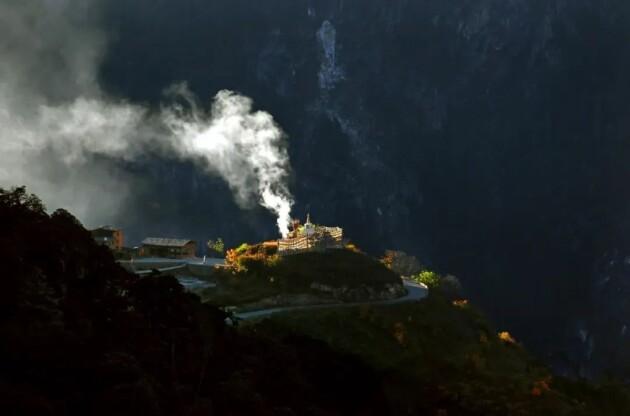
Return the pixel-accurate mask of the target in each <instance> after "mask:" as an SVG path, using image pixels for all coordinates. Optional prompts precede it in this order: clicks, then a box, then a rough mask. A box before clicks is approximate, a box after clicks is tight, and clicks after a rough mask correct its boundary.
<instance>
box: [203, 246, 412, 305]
mask: <svg viewBox="0 0 630 416" xmlns="http://www.w3.org/2000/svg"><path fill="white" fill-rule="evenodd" d="M241 247H243V246H241ZM226 264H227V265H228V266H229V267H228V269H226V270H222V271H219V272H218V274H217V278H218V280H219V282H220V285H219V288H218V289H217V290H207V291H205V292H204V300H207V301H209V302H211V303H213V304H215V305H242V304H244V303H250V302H253V301H255V300H260V299H263V298H265V297H270V296H274V295H279V294H297V293H300V294H303V293H310V292H312V289H311V285H312V284H313V283H319V284H323V285H326V286H330V287H334V288H339V287H342V286H344V287H347V288H349V289H353V288H357V287H360V286H369V287H372V288H374V289H381V288H383V287H384V286H385V285H387V284H394V283H401V280H400V278H399V277H398V276H397V275H396V274H395V273H393V272H392V271H390V270H388V269H387V268H386V267H384V266H383V265H382V264H381V263H379V262H378V261H376V260H374V259H372V258H370V257H368V256H367V255H365V254H363V253H360V252H356V251H351V250H343V249H340V250H329V251H324V252H307V253H301V254H294V255H290V256H279V255H278V254H277V247H274V246H271V245H266V244H265V243H262V244H256V245H247V246H246V248H244V249H241V248H237V249H234V250H228V253H227V256H226ZM318 293H319V292H318Z"/></svg>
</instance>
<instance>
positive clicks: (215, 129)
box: [162, 84, 293, 237]
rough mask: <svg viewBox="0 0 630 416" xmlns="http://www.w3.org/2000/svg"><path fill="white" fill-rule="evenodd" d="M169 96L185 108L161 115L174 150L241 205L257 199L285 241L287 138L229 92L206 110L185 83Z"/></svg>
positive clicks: (269, 120) (265, 116)
mask: <svg viewBox="0 0 630 416" xmlns="http://www.w3.org/2000/svg"><path fill="white" fill-rule="evenodd" d="M168 92H169V94H170V95H172V96H174V97H175V98H181V99H182V100H183V101H184V102H185V104H186V106H183V105H181V104H178V105H173V106H170V107H167V108H165V109H163V111H162V120H163V122H164V123H165V124H166V126H168V127H169V129H170V130H171V132H172V133H173V136H174V141H173V145H174V148H175V149H176V150H177V151H178V152H179V154H180V155H181V156H183V157H185V158H191V159H193V160H197V161H198V162H199V163H200V164H201V165H202V166H203V167H204V168H205V169H206V170H207V171H209V172H213V173H217V174H219V175H220V176H221V177H223V178H224V179H225V180H226V181H227V183H228V184H229V186H230V188H231V189H232V191H233V192H234V195H235V196H236V200H237V202H238V203H239V204H240V205H242V206H245V207H247V206H249V205H251V203H252V201H257V202H258V203H259V204H260V205H262V206H263V207H265V208H267V209H268V210H270V211H272V212H273V213H275V214H276V215H277V217H278V220H277V222H278V229H279V230H280V233H281V234H282V235H283V236H285V237H286V235H287V234H288V232H289V224H290V220H291V215H290V213H291V206H292V204H293V201H292V198H291V195H290V193H289V190H288V188H287V186H286V182H287V179H288V175H289V155H288V153H287V150H286V138H285V134H284V133H283V131H282V130H281V129H280V127H278V125H277V124H276V123H275V122H274V120H273V117H272V116H271V115H270V114H269V113H266V112H263V111H256V112H254V111H252V104H253V103H252V100H251V99H250V98H248V97H244V96H242V95H238V94H236V93H234V92H232V91H227V90H223V91H220V92H219V93H218V94H217V95H216V96H215V97H214V102H213V104H212V108H211V109H210V111H209V112H207V111H205V110H204V109H203V107H200V106H199V105H198V104H197V102H196V100H195V98H194V96H193V95H192V93H191V92H190V91H189V90H188V88H187V86H186V85H185V84H179V85H176V86H173V87H171V88H170V89H169V91H168Z"/></svg>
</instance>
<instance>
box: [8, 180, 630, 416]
mask: <svg viewBox="0 0 630 416" xmlns="http://www.w3.org/2000/svg"><path fill="white" fill-rule="evenodd" d="M0 218H2V219H3V221H4V222H3V227H1V228H0V261H2V262H3V265H4V270H3V271H4V273H3V274H2V277H1V279H2V280H1V281H0V282H1V284H2V289H3V290H2V291H0V293H1V294H2V299H1V303H0V308H1V310H2V312H3V313H2V314H1V315H0V413H2V414H7V415H82V416H83V415H143V416H145V415H148V416H153V415H155V416H157V415H184V414H189V415H320V416H322V415H375V416H376V415H379V416H381V415H399V414H429V415H479V416H481V415H484V416H488V415H490V416H491V415H505V414H509V415H541V414H553V415H619V414H624V412H625V411H627V409H629V408H630V396H629V395H628V392H627V391H626V390H624V389H622V388H621V387H619V386H615V385H606V386H595V385H591V384H583V383H575V382H570V381H567V380H562V379H557V378H555V377H553V376H551V375H550V374H549V371H548V370H547V369H545V367H544V366H542V365H540V364H539V363H537V361H535V360H533V359H532V358H531V357H530V356H529V354H528V353H527V352H526V351H525V350H523V349H522V348H521V347H520V346H518V345H517V344H515V343H514V342H513V341H512V340H511V338H510V337H509V336H506V335H505V334H504V335H502V336H501V337H497V335H496V332H495V331H493V330H492V328H491V327H490V325H489V324H488V323H487V322H486V321H485V319H484V318H483V317H482V316H481V314H479V313H478V312H476V311H475V310H474V308H472V307H470V306H468V305H467V304H466V303H462V302H458V303H455V304H453V303H451V302H448V301H446V300H445V299H444V298H443V297H441V296H440V293H439V292H434V293H433V294H432V295H431V296H430V297H429V299H428V300H427V301H425V302H423V303H420V304H416V305H407V306H397V307H383V308H353V309H344V310H331V311H327V312H318V313H312V314H293V315H283V316H279V317H277V318H274V319H273V320H265V321H262V322H258V323H253V324H247V325H245V326H243V327H240V328H233V327H228V326H226V325H225V322H224V319H225V318H226V316H227V315H226V314H225V313H224V312H222V311H221V310H219V309H217V308H214V307H212V306H208V305H205V304H203V303H202V302H201V301H200V299H199V298H198V297H197V296H195V295H192V294H189V293H186V292H185V291H184V290H183V288H182V286H181V285H180V284H179V283H177V281H176V279H174V278H172V277H164V276H162V277H145V278H139V277H136V276H133V275H131V274H129V273H127V272H126V271H125V270H124V269H122V268H121V267H119V266H118V265H117V264H116V263H115V262H114V260H113V257H112V255H111V254H110V253H109V252H108V251H107V250H106V249H104V248H101V247H99V246H97V245H96V244H95V243H94V242H93V241H92V240H91V237H90V235H89V233H88V232H87V231H86V230H85V229H84V228H83V227H82V226H81V224H80V223H79V222H78V221H77V220H76V219H75V218H74V217H73V216H72V215H70V214H69V213H67V212H65V211H57V212H55V213H53V214H52V215H49V214H47V213H46V212H45V210H44V207H43V206H42V205H41V203H40V202H39V200H38V199H37V198H36V197H34V196H32V195H29V194H27V193H26V192H25V190H24V189H17V190H13V191H4V190H0Z"/></svg>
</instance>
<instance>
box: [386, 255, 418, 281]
mask: <svg viewBox="0 0 630 416" xmlns="http://www.w3.org/2000/svg"><path fill="white" fill-rule="evenodd" d="M381 262H382V263H383V264H384V265H385V266H387V267H388V268H389V269H391V270H393V271H394V272H395V273H398V274H399V275H401V276H413V275H416V274H418V273H420V272H421V271H422V269H423V267H422V265H421V264H420V262H419V261H418V259H417V258H416V257H414V256H410V255H409V254H407V253H405V252H403V251H395V250H387V251H385V255H384V256H383V257H382V258H381Z"/></svg>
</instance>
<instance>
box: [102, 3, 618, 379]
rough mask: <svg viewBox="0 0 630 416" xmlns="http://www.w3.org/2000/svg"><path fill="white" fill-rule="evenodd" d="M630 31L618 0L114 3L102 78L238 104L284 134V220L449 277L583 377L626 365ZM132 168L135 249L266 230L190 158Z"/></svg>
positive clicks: (121, 88)
mask: <svg viewBox="0 0 630 416" xmlns="http://www.w3.org/2000/svg"><path fill="white" fill-rule="evenodd" d="M629 18H630V3H628V2H627V1H623V0H597V1H595V0H578V1H565V0H513V1H504V0H477V1H466V0H451V1H444V0H424V1H406V0H392V1H388V2H383V1H377V0H345V1H344V0H321V1H319V0H318V1H315V0H312V1H307V0H270V1H264V2H251V1H245V0H214V1H211V2H208V1H201V0H182V1H178V2H173V1H167V0H151V1H148V0H136V1H133V2H129V1H123V0H117V1H111V2H109V6H108V11H107V17H106V21H105V25H106V27H107V28H108V30H109V32H110V33H109V35H110V36H109V38H110V40H111V42H110V45H109V51H108V55H107V56H106V57H105V63H104V66H103V69H102V72H101V78H102V82H103V83H104V84H105V85H106V86H107V89H108V91H110V92H112V93H114V94H117V93H118V94H119V95H121V96H126V97H130V98H131V99H132V100H135V101H141V102H149V103H153V104H154V105H156V106H157V104H158V103H159V101H160V99H161V91H162V89H163V88H164V87H166V86H168V85H170V84H171V83H172V82H174V81H179V80H187V81H188V82H189V83H190V86H191V88H192V90H193V91H195V92H196V93H197V94H198V95H199V96H201V97H206V98H208V100H209V98H210V97H211V96H212V95H214V94H215V93H216V92H217V91H218V90H220V89H224V88H228V89H234V90H237V91H239V92H242V93H244V94H246V95H248V96H251V97H252V98H254V100H255V101H256V103H257V105H258V106H259V107H260V108H262V109H265V110H267V111H269V112H271V113H272V114H273V115H274V116H275V117H276V119H277V120H278V122H279V123H280V125H281V126H282V127H283V128H284V130H285V131H286V132H287V134H288V135H289V137H290V154H291V160H292V165H293V170H294V172H293V173H294V175H293V183H292V185H291V187H292V190H293V192H294V193H295V196H296V201H297V204H296V207H295V214H296V215H300V216H302V215H303V214H304V213H305V212H306V211H307V210H310V212H311V213H312V215H313V217H314V219H315V220H316V221H318V222H321V223H327V224H340V225H342V226H343V227H345V229H346V232H347V234H348V235H350V236H351V237H352V238H353V239H354V240H355V241H356V242H357V243H358V244H359V245H360V246H361V247H364V248H365V249H367V250H369V251H371V252H374V253H376V252H380V251H382V250H384V249H386V248H396V249H400V250H404V251H407V252H409V253H412V254H415V255H417V256H418V257H419V258H420V259H421V260H422V261H423V262H424V263H426V264H429V265H431V266H432V267H434V268H436V269H438V270H441V271H445V272H450V273H453V274H456V275H457V276H458V277H459V278H460V280H461V281H462V282H463V284H464V286H465V287H466V288H467V289H468V291H469V294H470V296H471V297H472V298H473V299H474V300H475V301H477V302H478V303H480V304H481V305H482V306H483V307H484V309H485V310H486V311H487V312H489V313H490V314H491V316H492V317H493V319H494V321H495V322H496V323H497V324H498V325H499V326H502V327H506V328H509V329H510V330H511V331H513V332H515V333H516V335H517V337H519V338H520V339H523V340H525V342H526V344H528V345H530V346H532V347H533V348H535V349H536V351H537V352H538V353H539V354H541V355H543V356H545V357H547V359H548V360H549V361H550V362H552V363H554V364H555V365H556V369H557V370H558V371H560V372H563V373H567V374H574V375H575V374H581V375H587V376H588V375H597V374H601V373H602V371H603V370H605V369H606V368H617V369H619V368H622V369H623V366H621V365H620V363H622V362H630V360H626V359H625V358H624V357H623V356H622V354H611V351H618V350H619V349H623V348H624V345H625V346H627V345H628V338H627V337H628V336H630V334H629V335H626V331H625V330H624V328H625V325H626V323H627V322H628V321H630V308H629V307H628V306H627V305H626V304H625V303H624V302H627V301H626V300H625V296H624V295H622V294H623V293H624V291H623V290H622V288H627V287H628V285H629V284H628V279H630V271H625V270H624V269H623V264H626V263H624V261H625V260H624V259H625V258H626V257H625V256H626V254H625V253H628V254H630V241H628V237H627V236H628V231H629V228H630V221H629V220H630V206H629V202H630V199H629V198H628V196H627V192H628V191H627V188H628V186H627V184H628V183H629V182H630V164H629V163H628V161H630V137H629V133H630V104H629V102H628V97H630V77H629V76H628V74H630V25H629V24H628V22H630V20H629ZM130 170H135V171H137V172H138V174H139V176H144V177H145V178H146V180H145V184H146V186H145V188H144V189H143V191H142V192H141V194H140V195H138V196H139V198H138V199H139V200H141V201H144V202H142V203H141V204H140V205H139V206H136V207H134V209H133V210H130V211H129V212H127V213H125V215H124V217H123V219H121V224H122V225H124V226H126V230H127V232H128V235H129V237H130V239H131V240H132V241H138V240H139V239H141V238H142V237H144V236H146V235H147V234H158V233H161V234H171V235H172V234H180V235H187V236H190V237H194V238H199V239H202V238H208V237H214V236H223V237H224V238H225V239H226V241H227V242H228V244H236V243H239V242H240V241H241V240H243V239H249V240H258V239H262V238H270V237H273V236H274V234H275V231H274V224H273V223H274V221H273V220H272V219H271V218H270V217H269V216H268V215H267V214H266V213H264V212H260V211H247V212H243V211H240V210H238V209H237V208H236V206H235V205H234V203H233V202H232V198H231V196H230V193H229V191H228V189H227V187H226V186H225V185H223V184H222V182H221V181H220V180H219V179H212V178H207V177H206V176H204V175H203V174H202V173H200V172H198V171H196V170H194V168H193V167H192V166H182V165H181V164H178V163H175V162H171V161H164V160H160V161H157V160H154V159H151V158H150V157H147V160H146V163H145V164H144V165H143V166H138V165H135V166H133V167H130ZM611 262H613V263H611ZM615 262H616V263H615ZM615 264H617V265H622V266H618V267H616V268H615ZM611 267H612V268H614V270H615V273H614V276H613V277H614V278H609V279H608V280H606V277H610V274H611V273H610V272H609V270H610V268H611ZM620 288H621V289H620ZM611 357H614V358H611Z"/></svg>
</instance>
